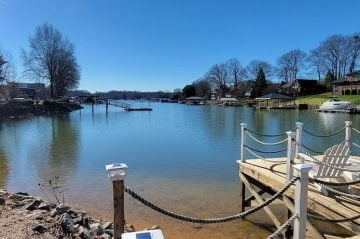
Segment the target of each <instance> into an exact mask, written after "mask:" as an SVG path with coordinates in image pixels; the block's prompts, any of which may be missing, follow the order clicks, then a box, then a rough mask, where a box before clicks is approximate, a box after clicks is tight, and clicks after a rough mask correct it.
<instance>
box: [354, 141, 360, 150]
mask: <svg viewBox="0 0 360 239" xmlns="http://www.w3.org/2000/svg"><path fill="white" fill-rule="evenodd" d="M352 145H354V146H355V147H357V148H359V149H360V145H359V144H357V143H355V142H352Z"/></svg>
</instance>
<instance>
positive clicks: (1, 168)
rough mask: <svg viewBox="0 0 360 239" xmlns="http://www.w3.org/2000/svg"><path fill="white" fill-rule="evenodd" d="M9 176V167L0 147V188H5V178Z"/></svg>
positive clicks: (0, 146) (3, 151)
mask: <svg viewBox="0 0 360 239" xmlns="http://www.w3.org/2000/svg"><path fill="white" fill-rule="evenodd" d="M8 176H9V166H8V160H7V155H6V153H5V150H4V148H3V147H2V145H0V188H4V187H5V183H6V181H7V177H8Z"/></svg>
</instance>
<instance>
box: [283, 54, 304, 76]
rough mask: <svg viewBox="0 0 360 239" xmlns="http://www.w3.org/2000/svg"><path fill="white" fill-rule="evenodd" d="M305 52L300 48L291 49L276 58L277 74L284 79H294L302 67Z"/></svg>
mask: <svg viewBox="0 0 360 239" xmlns="http://www.w3.org/2000/svg"><path fill="white" fill-rule="evenodd" d="M305 59H306V53H305V52H304V51H302V50H300V49H294V50H291V51H289V52H287V53H285V54H283V55H282V56H281V57H280V58H279V59H278V76H279V77H280V78H282V79H284V80H285V81H294V80H296V78H297V75H298V73H299V72H300V71H301V70H302V68H304V63H305Z"/></svg>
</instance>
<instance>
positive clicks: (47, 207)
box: [38, 202, 51, 211]
mask: <svg viewBox="0 0 360 239" xmlns="http://www.w3.org/2000/svg"><path fill="white" fill-rule="evenodd" d="M38 209H40V210H46V211H50V210H51V207H50V204H47V203H44V202H42V203H41V204H40V205H39V206H38Z"/></svg>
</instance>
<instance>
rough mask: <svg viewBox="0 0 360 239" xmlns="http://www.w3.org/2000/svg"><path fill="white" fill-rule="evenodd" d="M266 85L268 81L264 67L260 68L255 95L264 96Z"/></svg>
mask: <svg viewBox="0 0 360 239" xmlns="http://www.w3.org/2000/svg"><path fill="white" fill-rule="evenodd" d="M266 86H267V83H266V77H265V73H264V70H263V69H262V68H260V69H259V71H258V73H257V75H256V80H255V86H254V91H253V92H254V95H255V97H259V96H262V95H263V93H264V90H265V88H266Z"/></svg>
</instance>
